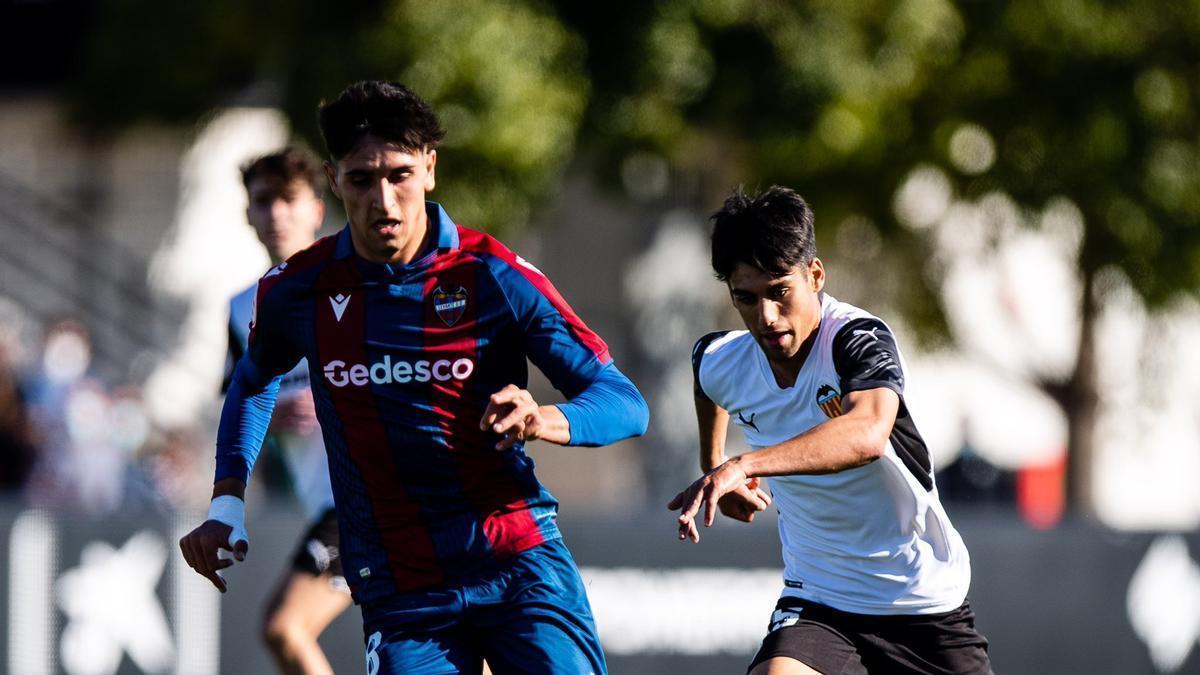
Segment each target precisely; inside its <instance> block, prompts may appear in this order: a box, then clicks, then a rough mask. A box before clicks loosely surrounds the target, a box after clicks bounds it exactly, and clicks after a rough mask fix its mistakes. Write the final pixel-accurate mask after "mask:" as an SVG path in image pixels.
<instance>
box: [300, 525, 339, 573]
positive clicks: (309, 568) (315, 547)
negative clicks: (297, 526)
mask: <svg viewBox="0 0 1200 675" xmlns="http://www.w3.org/2000/svg"><path fill="white" fill-rule="evenodd" d="M292 570H294V571H296V572H305V573H307V574H311V575H313V576H314V577H316V576H321V575H322V574H328V575H330V576H332V577H337V578H340V577H342V556H340V555H338V523H337V512H336V511H334V510H333V509H329V510H328V511H326V512H325V513H322V514H321V515H320V517H318V518H317V519H316V520H314V521H313V523H312V526H310V527H309V528H308V531H307V532H305V533H304V536H303V537H302V538H301V539H300V545H299V546H297V547H296V553H295V555H293V556H292Z"/></svg>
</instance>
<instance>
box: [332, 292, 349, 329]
mask: <svg viewBox="0 0 1200 675" xmlns="http://www.w3.org/2000/svg"><path fill="white" fill-rule="evenodd" d="M329 304H330V305H331V306H332V307H333V318H335V319H337V320H338V323H341V322H342V315H343V314H345V313H346V307H347V306H348V305H349V304H350V296H349V295H342V294H341V293H338V294H337V295H331V296H329Z"/></svg>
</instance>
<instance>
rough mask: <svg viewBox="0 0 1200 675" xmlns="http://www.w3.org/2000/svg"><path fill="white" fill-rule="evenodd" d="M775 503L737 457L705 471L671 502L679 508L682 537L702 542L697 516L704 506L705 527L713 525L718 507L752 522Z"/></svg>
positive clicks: (735, 517) (671, 508) (670, 507)
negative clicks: (746, 471)
mask: <svg viewBox="0 0 1200 675" xmlns="http://www.w3.org/2000/svg"><path fill="white" fill-rule="evenodd" d="M770 503H771V497H770V495H768V494H767V493H766V492H765V491H764V490H763V489H762V488H761V487H760V486H759V481H758V479H757V478H747V477H746V473H745V472H744V471H743V470H742V469H741V466H740V464H739V463H738V462H737V460H736V459H734V460H730V461H728V462H725V463H724V464H721V465H720V466H718V467H716V468H715V469H713V470H712V471H709V472H708V473H706V474H704V475H703V476H701V477H700V479H699V480H697V481H696V482H694V483H692V484H691V485H689V486H688V487H687V489H686V490H684V491H683V492H680V493H679V494H677V495H675V498H674V499H672V500H671V501H670V503H668V504H667V508H668V509H670V510H672V511H674V510H676V509H679V511H680V513H679V519H678V522H679V538H680V539H691V540H692V541H693V542H698V541H700V530H699V527H697V525H696V516H697V515H698V514H699V512H700V507H701V505H703V506H704V526H705V527H712V524H713V521H714V520H716V517H717V509H718V507H719V508H720V509H721V511H722V512H723V513H725V515H726V516H728V517H730V518H734V519H736V520H741V521H744V522H750V521H751V520H753V518H754V514H755V513H756V512H758V511H762V510H763V509H765V508H766V507H767V506H768V505H769V504H770Z"/></svg>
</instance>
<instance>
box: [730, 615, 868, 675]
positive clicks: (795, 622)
mask: <svg viewBox="0 0 1200 675" xmlns="http://www.w3.org/2000/svg"><path fill="white" fill-rule="evenodd" d="M749 672H750V673H751V674H752V675H768V674H770V675H785V674H786V675H790V674H791V673H811V672H817V673H821V674H822V675H865V674H866V673H867V669H866V668H864V667H863V663H862V657H861V655H860V654H859V650H858V647H857V646H856V645H855V643H854V642H853V641H852V639H851V638H850V637H849V636H847V635H846V634H845V633H844V632H843V631H842V630H841V629H840V627H839V625H838V616H837V614H836V613H834V612H830V611H827V610H825V609H824V608H819V607H815V606H812V605H808V604H804V603H796V602H795V601H793V600H791V599H782V600H780V602H779V604H778V605H776V608H775V611H774V613H772V615H771V622H770V624H769V626H768V629H767V635H766V637H764V638H763V641H762V646H761V647H759V650H758V653H757V654H755V656H754V660H753V661H751V663H750V669H749Z"/></svg>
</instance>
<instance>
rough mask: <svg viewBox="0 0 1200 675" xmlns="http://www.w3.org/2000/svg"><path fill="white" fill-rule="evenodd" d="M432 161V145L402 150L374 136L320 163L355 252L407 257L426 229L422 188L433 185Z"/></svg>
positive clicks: (386, 258) (377, 258)
mask: <svg viewBox="0 0 1200 675" xmlns="http://www.w3.org/2000/svg"><path fill="white" fill-rule="evenodd" d="M435 164H437V152H436V151H435V150H432V149H422V150H411V149H406V148H403V147H401V146H399V145H397V144H395V143H392V142H391V141H385V140H383V139H381V138H376V137H375V136H365V137H363V139H362V140H361V141H359V143H358V145H357V146H355V148H354V150H352V151H351V152H350V154H348V155H346V156H345V157H343V158H341V159H339V160H337V161H336V162H333V163H329V162H327V163H326V164H325V173H326V174H327V175H328V176H329V184H330V186H331V187H332V188H333V192H334V194H336V195H337V196H338V198H339V199H341V200H342V204H343V205H345V207H346V217H347V218H348V219H349V220H350V236H351V239H352V240H353V242H354V250H355V251H356V252H357V253H358V254H359V255H360V256H362V257H364V258H366V259H367V260H370V261H372V262H379V263H402V264H406V263H409V262H412V260H413V258H415V257H416V255H417V253H419V252H420V250H421V245H422V243H423V242H424V240H425V235H426V233H427V231H428V229H429V219H428V217H427V216H426V214H425V193H427V192H429V191H430V190H432V189H433V187H434V165H435Z"/></svg>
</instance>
